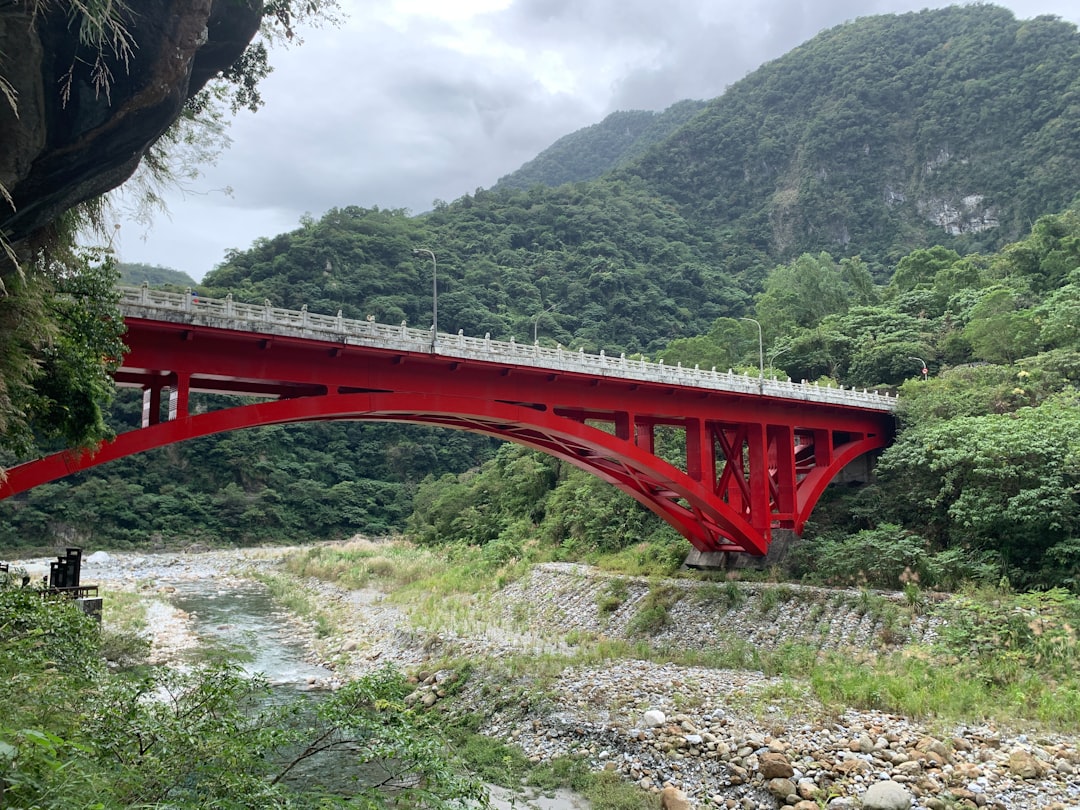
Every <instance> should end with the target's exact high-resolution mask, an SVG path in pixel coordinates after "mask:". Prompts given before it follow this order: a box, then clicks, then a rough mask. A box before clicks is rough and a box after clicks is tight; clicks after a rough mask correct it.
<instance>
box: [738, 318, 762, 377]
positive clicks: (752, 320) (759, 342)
mask: <svg viewBox="0 0 1080 810" xmlns="http://www.w3.org/2000/svg"><path fill="white" fill-rule="evenodd" d="M739 320H740V321H750V322H751V323H755V324H757V359H758V376H759V377H760V378H761V379H762V381H764V379H765V346H764V344H763V343H762V342H761V324H760V323H759V322H758V321H756V320H754V319H753V318H739Z"/></svg>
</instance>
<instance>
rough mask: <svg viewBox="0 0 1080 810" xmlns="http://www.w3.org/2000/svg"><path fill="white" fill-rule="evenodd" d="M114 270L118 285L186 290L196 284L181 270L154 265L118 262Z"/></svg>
mask: <svg viewBox="0 0 1080 810" xmlns="http://www.w3.org/2000/svg"><path fill="white" fill-rule="evenodd" d="M116 269H117V270H118V271H119V272H120V283H121V284H128V285H131V286H135V287H137V286H139V285H140V284H148V285H150V286H151V287H165V286H170V287H179V288H181V289H186V288H188V287H194V286H196V284H197V283H198V282H196V281H195V279H193V278H192V277H191V276H189V275H188V274H187V273H185V272H183V271H181V270H174V269H172V268H171V267H161V266H160V265H156V264H141V263H137V262H120V263H119V264H117V266H116Z"/></svg>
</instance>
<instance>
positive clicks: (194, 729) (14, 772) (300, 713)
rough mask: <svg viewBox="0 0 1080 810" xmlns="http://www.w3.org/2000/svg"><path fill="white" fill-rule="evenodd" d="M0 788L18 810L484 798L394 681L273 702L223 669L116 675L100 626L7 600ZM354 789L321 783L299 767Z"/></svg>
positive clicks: (66, 607) (2, 624)
mask: <svg viewBox="0 0 1080 810" xmlns="http://www.w3.org/2000/svg"><path fill="white" fill-rule="evenodd" d="M0 633H2V635H3V637H4V639H5V643H4V645H3V646H2V647H0V700H2V701H3V705H4V714H3V718H2V720H0V788H2V790H3V798H4V802H5V806H9V805H10V806H12V807H88V808H89V807H97V808H102V809H103V810H104V808H110V809H111V808H120V807H134V806H170V807H194V806H199V807H209V806H214V807H217V806H221V807H226V806H228V807H266V808H275V807H280V808H285V807H288V808H308V807H310V808H315V807H319V808H329V807H344V806H350V807H352V806H356V805H357V804H361V805H363V806H366V807H371V808H376V807H389V806H400V805H401V804H402V803H410V804H412V803H415V804H422V805H424V806H430V807H447V808H449V807H456V806H460V804H461V803H462V802H477V801H480V800H481V798H482V795H483V794H482V789H481V785H480V784H479V783H478V782H477V781H475V780H474V779H472V778H470V777H466V776H463V774H464V773H465V771H464V769H463V766H462V764H461V762H460V761H459V760H457V759H455V758H454V757H453V755H452V754H451V753H450V752H449V749H448V748H447V746H446V743H445V740H444V739H443V737H442V735H441V734H440V733H439V731H438V730H437V728H436V727H435V726H434V724H433V723H432V722H431V721H430V719H429V718H428V717H427V716H424V715H418V714H416V713H414V712H413V711H411V710H410V709H409V708H407V707H406V705H405V703H404V697H405V695H406V694H407V693H408V692H409V690H410V689H411V687H410V686H409V685H408V684H407V683H406V681H405V678H404V677H403V676H402V675H401V674H399V673H396V672H393V671H391V670H380V671H377V672H374V673H372V674H369V675H367V676H364V677H362V678H359V679H357V680H355V681H351V682H350V683H348V684H347V685H345V686H343V687H342V688H341V689H339V690H337V691H336V692H334V693H333V694H331V695H327V696H323V697H321V698H320V699H318V700H311V699H310V698H308V697H307V696H303V695H297V696H296V697H294V698H285V697H284V696H280V695H279V696H278V697H277V698H275V699H274V700H268V699H267V698H268V697H269V692H268V688H267V685H266V684H265V682H263V681H262V680H260V679H259V678H250V677H248V676H247V675H245V674H243V673H242V672H241V671H240V670H239V669H237V668H235V667H233V666H231V665H228V664H225V665H219V666H212V667H204V668H196V669H193V670H190V671H186V672H180V671H175V670H158V671H153V672H151V673H150V674H148V675H145V676H141V677H134V678H132V677H126V676H115V675H109V674H106V673H105V672H104V671H103V668H102V667H101V666H100V663H99V659H98V654H97V649H98V648H97V645H96V641H97V628H96V624H95V623H94V622H93V620H92V619H90V618H88V617H86V616H85V615H83V614H82V613H81V612H80V611H78V610H77V609H76V608H75V607H74V606H73V604H72V603H70V602H69V601H67V600H45V599H42V598H41V596H40V595H39V594H38V593H37V592H33V591H30V590H26V589H7V590H2V591H0ZM315 762H320V763H322V769H323V772H332V773H335V774H337V775H340V776H342V777H344V779H343V780H339V781H336V782H334V783H333V784H330V783H326V784H321V783H320V782H319V781H318V780H316V779H314V778H313V777H312V775H311V774H310V773H309V772H305V774H304V776H302V777H300V776H299V775H298V774H299V773H300V768H301V767H302V766H303V767H309V766H310V765H312V764H313V763H315Z"/></svg>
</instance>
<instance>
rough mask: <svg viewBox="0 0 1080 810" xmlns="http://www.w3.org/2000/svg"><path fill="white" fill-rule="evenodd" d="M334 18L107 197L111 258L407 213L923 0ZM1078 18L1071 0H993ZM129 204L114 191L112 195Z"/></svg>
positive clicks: (569, 4) (501, 8)
mask: <svg viewBox="0 0 1080 810" xmlns="http://www.w3.org/2000/svg"><path fill="white" fill-rule="evenodd" d="M339 2H340V5H341V8H342V16H343V18H344V19H343V21H342V22H341V24H340V25H339V26H337V27H324V28H319V29H307V30H305V31H304V32H303V40H304V42H303V44H302V45H300V46H290V47H289V48H287V49H286V48H277V49H275V50H274V51H273V52H272V54H271V61H272V63H273V65H274V68H275V69H274V72H273V73H272V74H271V76H270V77H269V78H268V79H267V80H266V81H265V83H264V84H263V86H262V94H263V98H264V100H265V106H264V107H263V109H261V110H260V111H259V112H258V113H255V114H251V113H247V112H243V113H241V114H239V115H238V116H237V117H236V118H235V119H234V120H233V121H232V124H231V126H230V128H229V131H228V137H229V138H230V139H231V145H230V147H229V148H228V149H227V150H225V151H224V152H223V153H222V154H221V156H220V157H219V158H218V160H217V162H216V164H215V165H211V166H206V167H205V170H204V173H203V175H202V176H201V177H198V178H194V179H190V180H187V181H185V182H184V183H183V187H182V188H176V189H173V190H171V191H168V192H167V193H166V199H167V205H168V213H158V214H156V215H155V217H154V219H153V222H152V223H151V224H150V225H149V226H147V225H146V224H144V223H141V222H139V221H138V220H137V219H135V218H132V217H130V216H128V215H125V213H124V211H125V207H126V206H127V203H126V202H125V201H124V199H123V197H121V198H120V200H119V201H118V203H117V208H118V211H119V223H118V224H119V227H118V228H117V229H116V239H115V241H114V244H115V246H116V247H117V248H118V249H119V254H120V258H121V260H123V261H128V262H144V263H147V264H157V265H162V266H165V267H172V268H175V269H178V270H183V271H184V272H186V273H188V274H189V275H191V276H192V277H193V278H195V279H200V278H202V276H203V274H205V273H206V272H207V271H208V270H210V269H212V268H213V267H214V266H215V265H216V264H218V263H220V262H221V261H222V260H223V258H224V255H225V251H227V250H229V249H231V248H236V249H245V248H247V247H249V246H250V245H251V243H252V241H253V240H255V239H257V238H259V237H264V236H265V237H269V236H274V235H276V234H279V233H283V232H285V231H290V230H293V229H295V228H296V227H297V226H298V223H299V219H300V217H301V216H303V215H304V214H305V213H308V214H311V215H313V216H315V217H316V218H318V217H319V216H321V215H322V214H323V213H324V212H325V211H326V210H327V209H329V208H332V207H335V206H339V207H340V206H346V205H360V206H365V207H371V206H376V205H377V206H379V207H381V208H405V209H408V210H409V211H411V212H413V213H422V212H424V211H427V210H429V209H430V208H431V206H432V202H433V201H434V200H436V199H442V200H446V201H448V202H449V201H452V200H455V199H457V198H458V197H461V196H462V195H464V194H466V193H471V192H473V191H475V190H476V189H477V188H481V187H484V188H486V187H489V186H491V185H493V184H494V183H495V182H496V181H497V180H498V179H499V178H500V177H502V176H503V175H505V174H508V173H510V172H512V171H513V170H514V169H516V168H518V167H519V166H520V165H521V164H523V163H524V162H526V161H528V160H530V159H531V158H533V157H535V156H536V155H537V154H538V153H539V152H540V151H542V150H543V149H544V148H546V147H547V146H549V145H550V144H551V143H552V142H554V141H555V140H557V139H558V138H560V137H561V136H563V135H566V134H568V133H570V132H573V131H574V130H577V129H580V128H582V127H585V126H589V125H590V124H594V123H597V122H599V121H600V120H601V119H603V118H604V116H606V115H607V114H608V113H611V112H613V111H615V110H630V109H646V110H662V109H664V108H666V107H667V106H668V105H670V104H672V103H673V102H675V101H678V100H680V99H685V98H695V99H709V98H714V97H716V96H718V95H721V94H722V93H723V91H724V88H725V87H727V86H728V85H730V84H731V83H733V82H735V81H738V80H739V79H740V78H742V77H743V76H745V75H746V74H747V73H749V72H750V71H752V70H754V69H755V68H756V67H758V66H759V65H761V64H762V63H763V62H766V61H768V60H770V59H774V58H776V57H778V56H781V55H782V54H784V53H785V52H787V51H788V50H790V49H791V48H793V47H795V46H796V45H798V44H799V43H801V42H803V41H805V40H807V39H809V38H811V37H812V36H814V35H815V34H817V33H818V32H819V31H821V30H823V29H825V28H830V27H832V26H834V25H837V24H839V23H842V22H844V21H846V20H850V19H854V18H855V17H858V16H865V15H868V14H879V13H890V12H906V11H915V10H918V9H921V8H925V7H940V6H945V5H948V3H947V2H933V0H929V1H928V0H750V1H749V2H748V0H339ZM998 4H999V5H1003V6H1006V7H1008V8H1010V9H1012V10H1013V12H1014V13H1015V14H1016V16H1017V17H1020V18H1028V17H1034V16H1037V15H1039V14H1055V15H1058V16H1060V17H1061V18H1063V19H1065V20H1068V21H1070V22H1074V23H1080V4H1077V2H1076V0H1009V1H1008V2H999V3H998ZM128 197H129V199H130V194H129V195H128Z"/></svg>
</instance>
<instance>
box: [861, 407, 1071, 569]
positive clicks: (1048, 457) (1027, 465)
mask: <svg viewBox="0 0 1080 810" xmlns="http://www.w3.org/2000/svg"><path fill="white" fill-rule="evenodd" d="M1078 404H1080V403H1078V401H1077V395H1076V393H1075V391H1074V392H1069V393H1064V394H1060V395H1057V396H1055V397H1052V398H1050V399H1049V400H1047V401H1046V402H1044V403H1043V404H1042V405H1040V406H1039V407H1037V408H1033V407H1025V408H1020V409H1019V410H1017V411H1015V413H1011V414H1001V415H998V414H991V415H985V416H966V417H959V418H954V419H949V420H945V421H939V422H933V423H930V424H926V425H914V426H912V427H911V428H909V429H908V430H906V431H905V432H904V433H903V435H902V436H901V437H900V438H899V439H898V441H897V442H896V444H894V445H893V446H892V447H890V448H889V449H888V450H886V451H885V453H884V454H883V455H882V457H881V460H880V462H879V463H878V474H879V475H880V477H881V481H882V483H883V484H884V485H885V487H886V488H885V490H884V491H885V492H886V493H891V495H890V497H889V503H888V504H887V506H886V509H887V511H888V512H889V513H891V514H892V515H894V516H895V517H897V518H899V519H900V520H901V522H902V523H903V524H904V525H919V524H922V525H924V526H926V527H927V530H928V533H929V534H928V536H930V537H932V538H933V539H935V540H936V541H937V542H939V543H941V544H943V545H947V546H956V547H959V548H967V549H979V550H987V551H993V552H995V553H996V554H997V555H999V559H1000V560H1001V564H1002V566H1003V567H1004V568H1005V569H1006V571H1007V573H1008V575H1009V578H1010V579H1011V580H1012V581H1013V582H1014V583H1018V584H1021V585H1035V584H1039V585H1044V586H1045V585H1048V584H1049V585H1053V584H1063V583H1061V582H1060V581H1058V580H1056V579H1055V575H1054V574H1052V573H1050V574H1049V576H1050V579H1041V577H1043V576H1047V575H1048V574H1047V570H1046V569H1050V570H1051V571H1052V568H1053V566H1049V565H1046V563H1047V562H1048V560H1047V557H1048V555H1049V556H1052V555H1054V554H1060V553H1062V550H1063V549H1065V548H1066V547H1067V546H1068V545H1069V544H1070V543H1071V542H1074V541H1075V538H1076V537H1077V535H1078V533H1080V497H1078V493H1080V458H1078V456H1077V452H1078V450H1077V449H1078V448H1080V408H1078V407H1077V405H1078ZM1055 549H1056V550H1055ZM1044 566H1045V568H1044Z"/></svg>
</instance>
